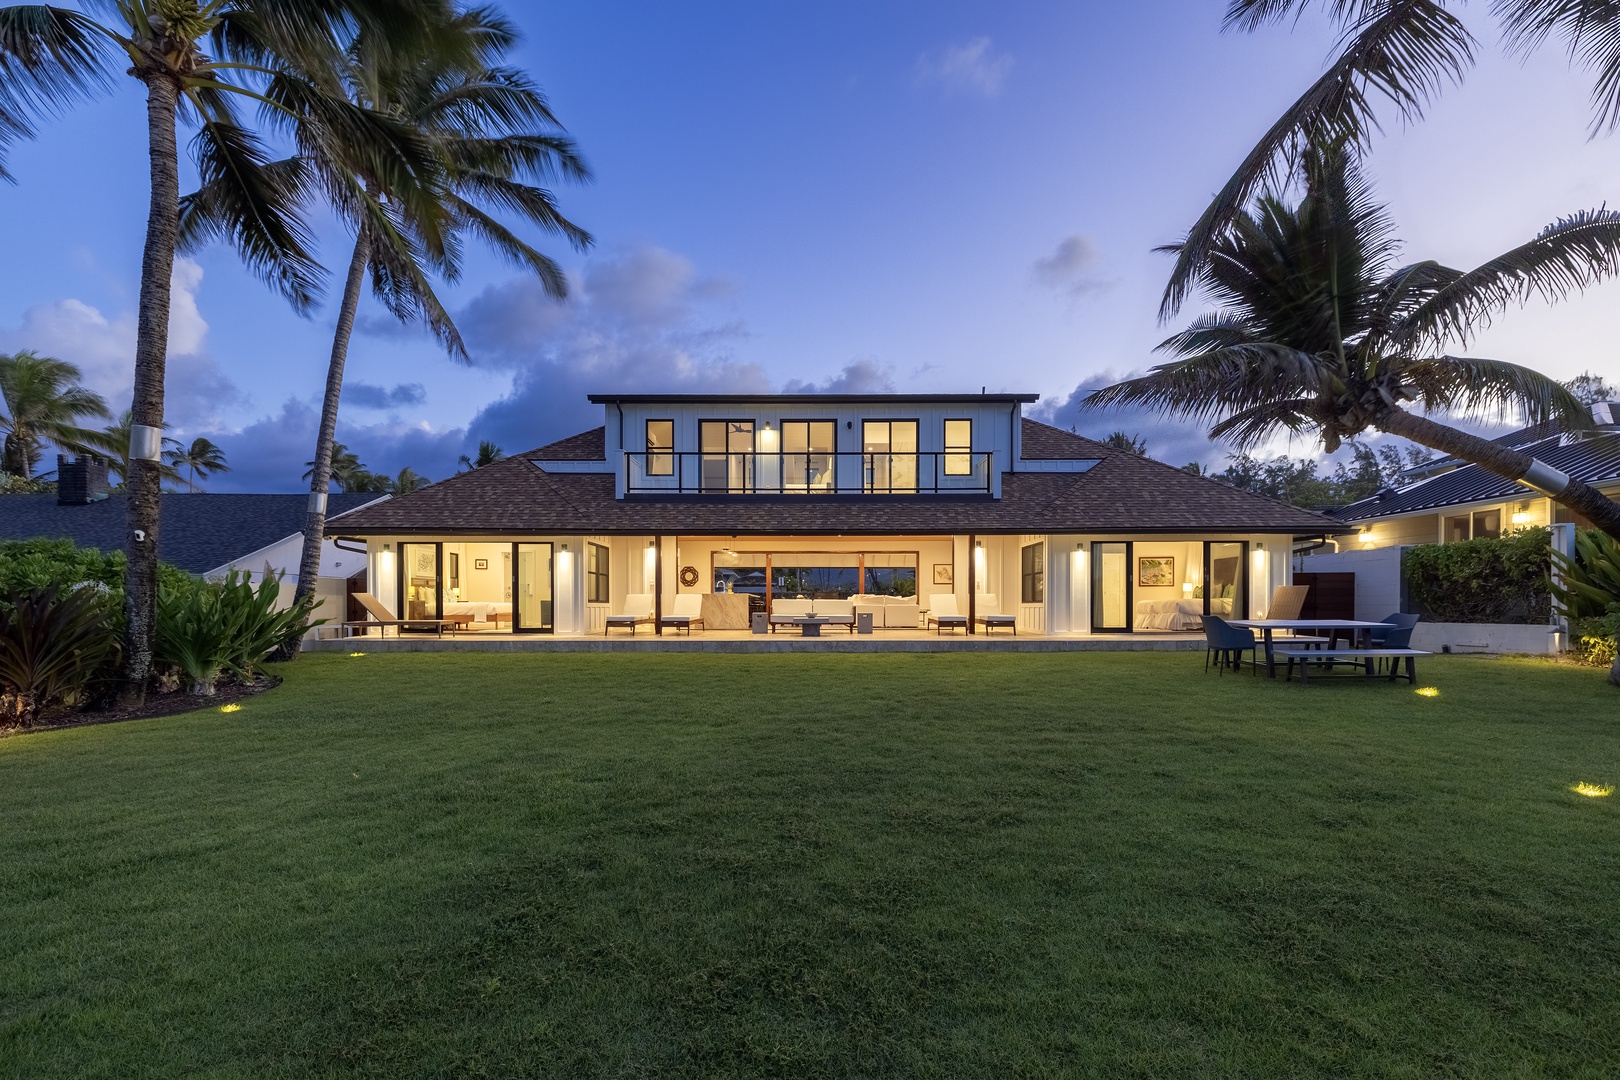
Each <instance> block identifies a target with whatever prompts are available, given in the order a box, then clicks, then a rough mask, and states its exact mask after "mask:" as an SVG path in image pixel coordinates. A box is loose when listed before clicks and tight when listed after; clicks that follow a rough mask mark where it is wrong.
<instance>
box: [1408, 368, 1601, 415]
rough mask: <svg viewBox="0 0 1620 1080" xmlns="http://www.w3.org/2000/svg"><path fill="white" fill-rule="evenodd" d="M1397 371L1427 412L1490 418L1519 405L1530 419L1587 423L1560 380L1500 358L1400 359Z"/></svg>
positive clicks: (1581, 408)
mask: <svg viewBox="0 0 1620 1080" xmlns="http://www.w3.org/2000/svg"><path fill="white" fill-rule="evenodd" d="M1400 376H1401V378H1402V380H1403V381H1404V382H1405V383H1406V384H1407V386H1408V387H1409V388H1410V392H1411V393H1412V395H1413V397H1414V398H1415V399H1416V400H1417V401H1418V402H1420V403H1421V404H1422V405H1423V406H1424V408H1425V409H1427V410H1429V411H1430V412H1449V413H1452V414H1454V415H1458V416H1471V417H1489V418H1496V417H1511V416H1513V415H1514V414H1515V413H1518V412H1521V411H1522V412H1523V414H1524V418H1525V420H1526V421H1527V422H1528V423H1531V424H1539V423H1542V422H1544V421H1547V420H1554V419H1556V420H1560V421H1562V422H1563V423H1564V424H1566V425H1569V426H1573V427H1589V426H1591V423H1592V416H1591V413H1590V412H1589V411H1588V410H1587V408H1586V406H1584V405H1582V404H1581V402H1580V400H1579V399H1578V398H1576V397H1575V395H1574V394H1571V393H1570V392H1569V388H1568V387H1566V386H1565V385H1564V384H1563V383H1561V382H1558V381H1557V380H1556V379H1551V378H1548V377H1547V376H1546V375H1543V374H1542V373H1541V372H1539V371H1533V370H1531V369H1530V368H1527V367H1523V366H1521V365H1519V364H1510V363H1508V362H1506V361H1504V360H1486V359H1481V358H1478V357H1470V356H1438V357H1432V358H1429V359H1424V360H1417V361H1413V362H1410V363H1406V364H1403V365H1402V366H1401V369H1400Z"/></svg>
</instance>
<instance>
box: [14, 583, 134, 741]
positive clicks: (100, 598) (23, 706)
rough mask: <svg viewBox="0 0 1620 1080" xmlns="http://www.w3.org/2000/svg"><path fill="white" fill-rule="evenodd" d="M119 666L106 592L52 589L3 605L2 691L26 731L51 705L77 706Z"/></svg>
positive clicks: (18, 597) (20, 594) (116, 640)
mask: <svg viewBox="0 0 1620 1080" xmlns="http://www.w3.org/2000/svg"><path fill="white" fill-rule="evenodd" d="M117 662H118V636H117V633H116V631H115V630H114V628H113V625H112V622H111V620H110V619H109V618H108V605H107V595H106V593H105V592H104V591H100V590H97V589H92V588H75V589H71V590H67V591H63V590H60V589H57V588H49V589H43V590H38V591H35V592H30V593H18V594H13V595H11V596H9V597H8V599H7V601H6V603H5V604H3V605H0V691H4V694H5V697H6V698H8V699H9V701H10V703H11V709H10V710H9V711H10V712H11V714H12V715H13V716H14V717H15V720H16V723H17V724H19V725H20V726H22V727H25V728H26V727H29V726H31V725H32V724H33V722H34V720H35V719H36V718H37V717H38V716H39V714H40V712H41V711H42V710H44V709H46V708H49V707H50V706H52V705H56V704H70V705H71V704H76V703H78V701H79V700H80V699H81V698H82V696H83V694H84V692H85V690H86V688H87V687H88V686H89V685H90V684H91V683H92V682H93V681H94V680H95V679H96V678H97V677H98V676H101V675H104V674H106V673H107V672H109V671H110V670H111V669H112V668H113V667H114V666H115V665H116V664H117Z"/></svg>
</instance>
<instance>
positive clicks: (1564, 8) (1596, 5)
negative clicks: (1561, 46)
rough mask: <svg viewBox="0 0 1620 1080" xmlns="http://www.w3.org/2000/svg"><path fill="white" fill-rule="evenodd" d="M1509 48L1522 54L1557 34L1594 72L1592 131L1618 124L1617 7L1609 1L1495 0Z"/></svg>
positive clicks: (1619, 14)
mask: <svg viewBox="0 0 1620 1080" xmlns="http://www.w3.org/2000/svg"><path fill="white" fill-rule="evenodd" d="M1491 10H1492V11H1493V12H1495V13H1496V15H1497V16H1498V17H1499V18H1500V19H1501V20H1502V28H1503V33H1504V36H1505V37H1506V38H1507V41H1508V47H1509V49H1511V50H1512V51H1514V52H1518V53H1521V54H1522V53H1526V52H1529V51H1531V50H1533V49H1535V48H1537V47H1538V46H1540V45H1541V44H1542V43H1543V42H1545V41H1546V39H1547V38H1548V37H1549V36H1551V35H1553V34H1557V35H1559V36H1561V37H1562V38H1564V41H1565V46H1566V48H1567V49H1568V51H1569V55H1570V56H1571V57H1572V58H1573V59H1575V60H1577V61H1579V62H1580V64H1581V65H1582V66H1583V67H1585V68H1586V69H1587V70H1588V71H1591V72H1592V73H1593V75H1594V76H1595V81H1594V83H1593V86H1592V114H1593V115H1592V133H1593V134H1594V135H1596V134H1598V133H1599V132H1603V131H1614V130H1615V129H1616V128H1617V127H1620V11H1617V10H1616V6H1615V4H1614V3H1613V2H1612V0H1494V2H1493V3H1492V4H1491Z"/></svg>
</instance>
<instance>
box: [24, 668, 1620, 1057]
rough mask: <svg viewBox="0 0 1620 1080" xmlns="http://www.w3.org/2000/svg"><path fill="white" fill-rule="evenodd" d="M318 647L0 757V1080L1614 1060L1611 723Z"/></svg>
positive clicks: (1453, 707)
mask: <svg viewBox="0 0 1620 1080" xmlns="http://www.w3.org/2000/svg"><path fill="white" fill-rule="evenodd" d="M1201 659H1202V658H1201V657H1199V656H1195V655H1189V654H1181V655H1151V654H1116V655H1106V654H1069V655H1040V656H1035V655H990V656H985V655H896V656H809V655H791V656H789V655H770V656H681V655H645V656H622V655H621V656H593V655H553V656H546V655H535V654H529V655H512V656H490V655H415V656H405V655H401V656H381V655H378V656H365V657H359V658H350V657H347V656H341V655H322V656H311V657H306V658H305V659H304V660H301V661H300V662H298V663H297V664H295V665H292V666H291V667H289V668H288V669H287V670H286V671H285V672H284V674H285V676H286V679H287V681H286V684H285V685H284V686H283V687H281V688H280V689H278V690H276V691H275V692H273V693H272V694H270V695H268V696H266V697H263V698H258V699H254V700H250V701H248V702H247V703H246V704H245V705H244V706H243V707H242V709H241V710H240V711H239V712H235V713H231V714H221V713H220V712H219V711H217V710H214V711H210V712H202V713H194V714H191V715H188V716H180V717H172V718H169V719H163V720H151V721H143V722H137V723H127V724H117V725H107V726H102V727H93V728H85V729H80V730H77V731H70V732H61V733H53V734H44V735H32V736H26V737H19V738H11V739H6V740H3V741H0V1075H4V1076H8V1077H9V1076H16V1077H30V1078H34V1077H52V1076H63V1077H69V1076H71V1077H120V1078H122V1077H136V1076H155V1077H156V1076H161V1077H177V1076H207V1077H238V1076H377V1077H417V1076H422V1077H428V1076H432V1077H460V1076H480V1077H481V1076H491V1077H508V1076H547V1077H595V1076H612V1077H724V1076H739V1077H741V1076H782V1077H846V1076H849V1077H857V1076H858V1077H878V1076H907V1077H911V1076H917V1077H953V1078H954V1077H969V1076H983V1077H998V1078H999V1077H1020V1076H1109V1077H1112V1076H1189V1077H1191V1076H1197V1077H1204V1076H1232V1077H1254V1076H1311V1075H1332V1076H1367V1077H1399V1076H1412V1077H1420V1076H1422V1077H1426V1076H1481V1077H1486V1076H1488V1077H1515V1076H1560V1077H1571V1076H1592V1077H1597V1076H1613V1075H1615V1074H1616V1073H1620V1023H1617V1018H1620V830H1617V826H1620V793H1617V794H1616V795H1615V796H1614V797H1610V798H1584V797H1581V796H1580V795H1577V794H1575V793H1573V792H1572V791H1571V790H1570V788H1571V785H1573V784H1575V783H1577V782H1579V781H1588V782H1595V783H1602V784H1620V694H1617V693H1616V692H1615V691H1614V690H1613V689H1611V688H1609V687H1607V686H1606V685H1604V681H1603V675H1602V673H1601V672H1598V671H1595V670H1593V671H1587V670H1581V669H1576V668H1570V667H1558V666H1554V665H1552V664H1548V663H1543V662H1536V661H1528V660H1518V661H1514V660H1509V661H1486V660H1480V659H1477V658H1436V659H1434V660H1431V661H1429V662H1427V663H1426V664H1424V665H1423V670H1422V671H1421V672H1420V673H1421V674H1422V675H1423V676H1424V679H1425V681H1426V682H1427V683H1429V684H1430V685H1432V686H1434V687H1438V688H1439V691H1440V693H1439V695H1438V696H1436V697H1422V696H1419V695H1417V694H1415V693H1413V691H1412V689H1411V688H1409V687H1407V686H1405V685H1404V684H1400V685H1398V686H1391V685H1389V684H1388V683H1378V684H1376V685H1362V684H1357V683H1333V684H1326V683H1324V684H1322V685H1315V684H1313V685H1311V686H1310V687H1304V688H1302V687H1300V686H1298V685H1297V684H1296V685H1286V684H1284V683H1282V682H1280V681H1278V682H1267V681H1266V680H1264V679H1254V678H1251V677H1249V676H1248V675H1243V676H1231V675H1228V676H1226V677H1224V678H1218V677H1217V676H1216V675H1215V674H1213V673H1211V674H1210V675H1208V676H1205V675H1204V674H1203V672H1202V671H1201V670H1200V668H1201Z"/></svg>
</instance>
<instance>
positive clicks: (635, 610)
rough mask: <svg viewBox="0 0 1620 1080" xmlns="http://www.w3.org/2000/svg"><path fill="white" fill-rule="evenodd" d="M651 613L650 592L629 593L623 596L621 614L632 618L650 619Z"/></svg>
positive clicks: (651, 601)
mask: <svg viewBox="0 0 1620 1080" xmlns="http://www.w3.org/2000/svg"><path fill="white" fill-rule="evenodd" d="M652 613H653V597H652V593H645V592H641V593H630V594H629V595H627V596H626V597H625V598H624V611H623V613H622V614H623V615H625V616H628V617H629V618H632V619H650V618H652Z"/></svg>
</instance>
